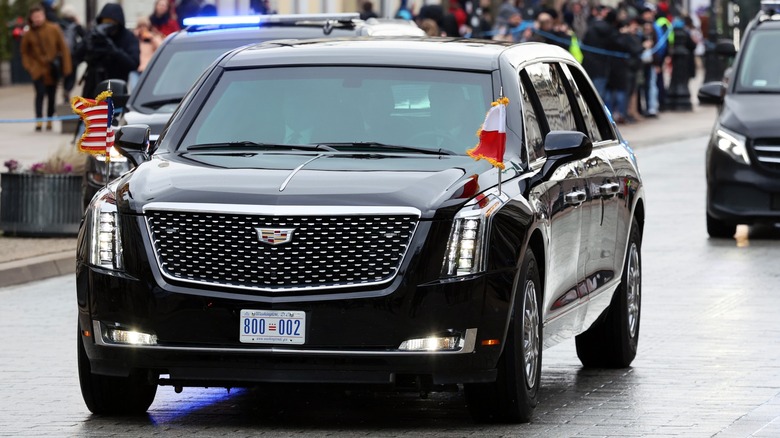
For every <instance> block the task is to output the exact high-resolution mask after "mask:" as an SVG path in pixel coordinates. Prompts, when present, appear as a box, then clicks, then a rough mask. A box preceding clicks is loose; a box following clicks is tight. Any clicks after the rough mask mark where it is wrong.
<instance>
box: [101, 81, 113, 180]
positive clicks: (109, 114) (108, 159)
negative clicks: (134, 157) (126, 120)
mask: <svg viewBox="0 0 780 438" xmlns="http://www.w3.org/2000/svg"><path fill="white" fill-rule="evenodd" d="M108 91H111V80H110V79H109V80H108ZM113 111H114V109H113V108H112V105H108V107H106V120H107V122H106V123H108V127H106V147H105V148H104V149H105V154H106V161H105V163H106V172H105V175H104V177H103V182H104V183H105V184H106V188H108V178H109V175H110V174H111V172H110V171H109V168H110V167H111V151H109V150H108V130H109V129H111V118H112V117H113Z"/></svg>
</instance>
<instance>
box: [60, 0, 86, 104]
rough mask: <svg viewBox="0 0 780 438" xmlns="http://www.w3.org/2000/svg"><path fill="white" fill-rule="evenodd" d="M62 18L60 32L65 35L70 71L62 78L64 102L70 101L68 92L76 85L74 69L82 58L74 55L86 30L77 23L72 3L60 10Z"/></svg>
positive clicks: (81, 42)
mask: <svg viewBox="0 0 780 438" xmlns="http://www.w3.org/2000/svg"><path fill="white" fill-rule="evenodd" d="M60 14H61V15H62V19H61V20H60V27H61V28H62V33H63V35H64V36H65V43H66V44H67V45H68V50H69V51H70V61H71V66H72V69H71V72H70V74H69V75H65V76H64V77H63V79H62V97H63V101H64V102H65V103H70V94H71V91H72V90H73V87H74V86H75V85H76V70H77V69H78V66H79V64H81V63H82V62H83V61H84V60H83V59H80V58H78V57H77V56H76V53H77V52H78V48H79V46H80V45H82V44H83V43H84V37H85V36H86V34H87V32H86V31H85V30H84V27H83V26H82V25H81V23H79V19H78V16H77V15H76V8H74V7H73V6H72V5H65V6H63V7H62V10H61V11H60Z"/></svg>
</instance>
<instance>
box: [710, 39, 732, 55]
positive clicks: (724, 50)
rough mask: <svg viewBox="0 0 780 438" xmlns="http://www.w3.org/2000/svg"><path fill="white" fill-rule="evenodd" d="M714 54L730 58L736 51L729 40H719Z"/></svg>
mask: <svg viewBox="0 0 780 438" xmlns="http://www.w3.org/2000/svg"><path fill="white" fill-rule="evenodd" d="M715 53H717V54H718V55H720V56H726V57H729V58H731V57H734V56H736V55H737V49H736V47H734V43H733V42H731V40H719V41H718V42H717V43H716V44H715Z"/></svg>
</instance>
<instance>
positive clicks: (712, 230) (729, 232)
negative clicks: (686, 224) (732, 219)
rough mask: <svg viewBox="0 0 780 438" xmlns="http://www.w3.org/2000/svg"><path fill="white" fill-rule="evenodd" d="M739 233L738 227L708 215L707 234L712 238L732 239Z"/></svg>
mask: <svg viewBox="0 0 780 438" xmlns="http://www.w3.org/2000/svg"><path fill="white" fill-rule="evenodd" d="M736 233H737V225H736V224H730V223H727V222H723V221H722V220H719V219H715V218H714V217H712V216H711V215H710V214H709V213H707V234H709V235H710V237H715V238H723V239H730V238H732V237H734V234H736Z"/></svg>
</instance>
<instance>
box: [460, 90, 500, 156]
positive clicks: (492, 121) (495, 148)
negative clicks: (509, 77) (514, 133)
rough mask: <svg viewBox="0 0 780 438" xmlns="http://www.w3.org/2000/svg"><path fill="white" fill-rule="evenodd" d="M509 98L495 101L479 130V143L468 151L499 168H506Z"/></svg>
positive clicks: (470, 154)
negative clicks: (507, 107) (505, 154)
mask: <svg viewBox="0 0 780 438" xmlns="http://www.w3.org/2000/svg"><path fill="white" fill-rule="evenodd" d="M508 104H509V99H507V98H506V97H502V98H500V99H498V100H497V101H495V102H493V103H492V104H491V105H492V106H491V108H490V110H489V111H488V113H487V115H486V116H485V121H484V122H483V123H482V129H480V130H479V133H478V136H479V144H477V146H476V147H475V148H473V149H469V150H468V151H466V153H467V154H469V156H471V157H472V158H474V159H475V160H487V161H488V162H489V163H490V164H492V165H493V166H495V167H498V168H499V169H503V168H504V150H505V149H506V106H507V105H508Z"/></svg>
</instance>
